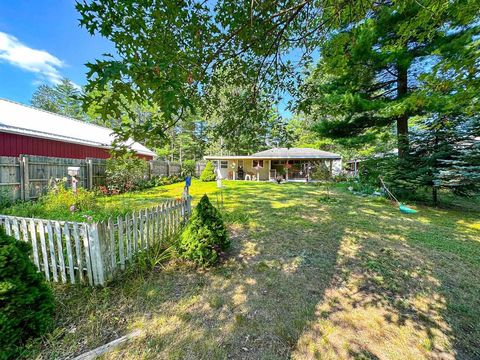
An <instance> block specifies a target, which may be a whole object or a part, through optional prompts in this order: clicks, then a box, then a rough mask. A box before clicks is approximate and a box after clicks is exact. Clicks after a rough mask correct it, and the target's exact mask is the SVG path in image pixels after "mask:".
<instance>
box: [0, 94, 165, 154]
mask: <svg viewBox="0 0 480 360" xmlns="http://www.w3.org/2000/svg"><path fill="white" fill-rule="evenodd" d="M0 132H6V133H12V134H20V135H26V136H33V137H38V138H43V139H50V140H57V141H64V142H69V143H74V144H81V145H87V146H94V147H100V148H105V149H109V148H111V146H112V143H113V140H114V139H115V136H114V133H113V130H112V129H109V128H106V127H103V126H99V125H95V124H90V123H87V122H84V121H80V120H76V119H72V118H69V117H66V116H63V115H59V114H54V113H51V112H48V111H44V110H40V109H35V108H33V107H30V106H27V105H23V104H19V103H16V102H13V101H10V100H5V99H0ZM125 145H127V146H129V147H130V148H131V149H132V150H133V151H135V152H136V153H138V154H142V155H149V156H155V155H156V154H155V153H154V152H153V151H151V150H149V149H147V148H146V147H145V146H143V145H141V144H139V143H137V142H134V141H133V140H129V141H128V142H127V143H126V144H125Z"/></svg>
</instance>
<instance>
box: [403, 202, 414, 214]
mask: <svg viewBox="0 0 480 360" xmlns="http://www.w3.org/2000/svg"><path fill="white" fill-rule="evenodd" d="M399 209H400V211H401V212H402V213H404V214H416V213H417V210H414V209H410V208H409V207H408V206H406V205H403V204H400V206H399Z"/></svg>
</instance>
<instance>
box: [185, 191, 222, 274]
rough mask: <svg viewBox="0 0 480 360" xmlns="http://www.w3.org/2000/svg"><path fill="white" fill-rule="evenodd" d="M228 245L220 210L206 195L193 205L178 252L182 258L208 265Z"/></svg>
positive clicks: (212, 262)
mask: <svg viewBox="0 0 480 360" xmlns="http://www.w3.org/2000/svg"><path fill="white" fill-rule="evenodd" d="M229 245H230V241H229V239H228V236H227V229H226V227H225V224H224V222H223V219H222V215H221V214H220V212H219V211H218V210H217V209H216V208H215V207H214V206H213V205H212V204H211V203H210V200H209V199H208V196H207V195H203V197H202V199H201V200H200V202H199V203H198V205H197V206H196V207H195V209H194V210H193V213H192V217H191V218H190V221H189V223H188V225H187V227H186V228H185V230H184V231H183V232H182V234H181V236H180V241H179V244H178V252H179V253H180V256H181V257H182V258H184V259H188V260H192V261H193V262H195V263H197V264H198V265H202V266H208V265H213V264H215V263H216V262H217V260H218V257H219V253H221V252H222V251H224V250H226V249H227V248H228V247H229Z"/></svg>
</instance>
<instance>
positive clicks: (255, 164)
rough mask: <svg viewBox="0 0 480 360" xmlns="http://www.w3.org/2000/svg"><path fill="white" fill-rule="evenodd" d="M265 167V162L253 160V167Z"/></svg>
mask: <svg viewBox="0 0 480 360" xmlns="http://www.w3.org/2000/svg"><path fill="white" fill-rule="evenodd" d="M258 165H259V166H260V167H263V160H253V167H257V166H258Z"/></svg>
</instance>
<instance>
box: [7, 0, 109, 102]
mask: <svg viewBox="0 0 480 360" xmlns="http://www.w3.org/2000/svg"><path fill="white" fill-rule="evenodd" d="M78 18H79V15H78V13H77V12H76V10H75V1H73V0H42V1H38V0H1V1H0V97H1V98H5V99H10V100H14V101H18V102H21V103H29V102H30V99H31V97H32V94H33V92H34V91H35V89H36V88H37V87H38V85H39V84H41V83H47V84H55V82H57V81H58V80H59V79H61V78H62V77H67V78H69V79H70V80H72V81H73V82H74V83H76V84H78V85H84V84H85V83H86V75H85V74H86V71H87V68H86V67H85V65H84V64H85V63H87V62H89V61H94V60H95V59H96V58H99V57H100V56H101V54H102V53H106V52H112V51H113V45H112V44H111V43H110V42H109V41H108V40H106V39H104V38H101V37H99V36H90V35H89V34H88V32H87V31H86V30H85V29H82V28H80V27H79V25H78Z"/></svg>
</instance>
